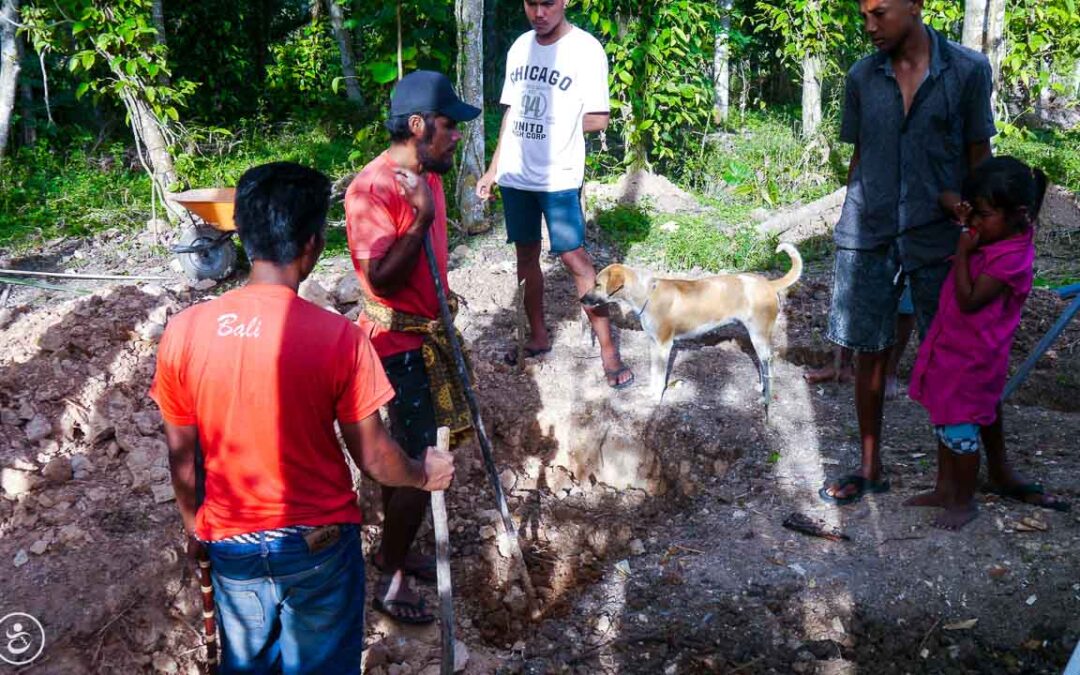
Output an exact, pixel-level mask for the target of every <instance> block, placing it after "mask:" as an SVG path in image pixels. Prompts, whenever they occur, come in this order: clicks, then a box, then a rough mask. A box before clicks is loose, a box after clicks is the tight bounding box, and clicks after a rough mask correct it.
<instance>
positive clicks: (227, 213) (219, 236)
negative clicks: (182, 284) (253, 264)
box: [169, 188, 236, 281]
mask: <svg viewBox="0 0 1080 675" xmlns="http://www.w3.org/2000/svg"><path fill="white" fill-rule="evenodd" d="M235 197H236V188H207V189H203V190H187V191H186V192H180V193H177V194H175V195H170V196H169V199H170V201H173V202H176V203H177V204H179V205H180V206H183V207H184V208H185V209H187V210H188V212H189V213H191V215H192V222H191V224H189V226H188V227H185V228H184V230H183V232H181V234H180V242H179V243H178V244H177V245H175V246H172V247H171V248H170V249H169V250H170V251H171V252H173V253H175V254H176V257H177V259H178V260H179V261H180V266H181V267H182V268H183V269H184V273H185V274H187V275H188V277H189V278H190V279H192V280H193V281H199V280H200V279H214V280H215V281H218V280H221V279H224V278H225V277H227V276H229V275H230V274H231V273H232V271H233V266H234V265H235V264H236V246H234V245H233V243H232V234H233V232H235V231H236V223H234V222H233V200H234V199H235Z"/></svg>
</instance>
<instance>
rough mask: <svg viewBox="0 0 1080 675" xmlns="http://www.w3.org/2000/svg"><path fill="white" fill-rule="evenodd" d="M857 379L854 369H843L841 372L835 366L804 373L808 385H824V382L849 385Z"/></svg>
mask: <svg viewBox="0 0 1080 675" xmlns="http://www.w3.org/2000/svg"><path fill="white" fill-rule="evenodd" d="M854 378H855V373H854V372H853V370H852V368H851V367H850V366H849V367H841V368H840V370H839V371H837V370H836V368H834V367H833V366H831V365H830V366H825V367H824V368H818V369H816V370H811V371H808V372H806V373H803V379H804V380H806V383H807V384H822V383H824V382H840V383H843V384H847V383H848V382H851V381H852V380H853V379H854Z"/></svg>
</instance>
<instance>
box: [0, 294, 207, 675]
mask: <svg viewBox="0 0 1080 675" xmlns="http://www.w3.org/2000/svg"><path fill="white" fill-rule="evenodd" d="M190 301H191V297H190V295H185V294H180V295H177V294H174V293H172V292H170V291H166V290H164V289H162V288H159V287H157V288H156V287H144V288H143V289H141V290H140V289H135V288H133V287H119V288H112V289H106V290H103V291H101V292H99V293H95V294H94V295H91V296H90V297H88V298H85V299H81V300H74V301H69V302H65V303H61V304H57V305H54V306H51V307H47V308H39V309H36V310H33V311H29V312H27V313H25V314H24V315H22V316H20V317H19V318H18V319H17V320H16V321H15V322H13V323H12V324H10V325H9V326H8V327H7V329H5V330H3V331H0V342H2V343H3V344H4V345H5V349H4V354H3V357H2V359H0V429H2V433H0V437H2V438H3V442H0V471H2V472H3V497H4V500H0V533H2V534H0V561H4V564H5V565H10V566H11V567H9V568H8V571H6V572H5V574H4V577H5V581H4V602H5V606H7V607H11V608H19V610H20V611H26V612H29V613H31V614H33V615H34V616H36V617H37V618H39V619H40V620H41V622H42V624H43V625H44V628H45V631H46V635H47V636H48V640H49V649H48V650H47V654H46V657H47V658H46V660H45V661H44V662H43V665H42V666H40V671H36V672H57V673H59V672H79V671H80V670H82V671H83V672H88V671H89V672H107V671H111V672H118V671H123V672H137V671H138V670H140V669H142V668H149V667H151V664H154V666H153V667H155V668H161V669H165V670H172V672H179V671H178V670H177V669H179V668H181V667H183V666H185V665H188V664H191V663H192V656H190V655H189V656H187V657H183V656H181V655H182V654H184V653H189V654H190V653H191V650H192V649H193V648H194V647H195V646H196V645H197V644H198V640H197V639H196V636H193V635H192V634H191V633H190V632H188V631H182V630H177V628H178V627H179V626H181V625H194V622H195V619H196V609H195V601H196V599H197V598H196V596H195V595H194V593H193V591H191V589H190V588H188V587H187V586H186V585H185V583H184V577H183V569H184V565H182V564H181V561H182V560H183V559H184V553H183V550H182V548H181V544H182V542H183V538H182V536H181V531H180V530H179V529H178V527H177V525H178V523H177V520H176V507H175V505H174V504H171V503H169V501H170V500H171V499H172V489H171V487H170V485H169V481H168V466H167V449H166V446H165V443H164V441H163V440H162V429H161V418H160V416H159V415H158V413H157V410H156V408H155V407H154V406H153V404H152V403H151V402H150V401H149V400H148V398H147V396H146V392H147V389H148V387H149V382H150V376H151V373H152V372H153V359H154V350H155V347H156V340H157V338H158V337H160V335H161V331H162V330H163V329H164V324H165V322H166V320H167V317H168V316H169V315H170V314H172V313H173V312H175V311H176V310H177V309H178V308H179V307H181V306H182V305H183V304H186V303H187V302H190Z"/></svg>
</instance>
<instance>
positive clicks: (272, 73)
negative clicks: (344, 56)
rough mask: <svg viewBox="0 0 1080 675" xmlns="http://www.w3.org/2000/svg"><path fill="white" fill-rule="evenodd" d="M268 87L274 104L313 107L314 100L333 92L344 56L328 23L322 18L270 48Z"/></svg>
mask: <svg viewBox="0 0 1080 675" xmlns="http://www.w3.org/2000/svg"><path fill="white" fill-rule="evenodd" d="M270 57H271V60H270V63H269V64H268V65H267V67H266V89H267V94H268V96H269V98H270V100H271V101H272V102H273V103H274V104H275V105H274V107H275V108H278V109H281V108H284V109H285V110H291V109H294V108H299V109H304V108H310V106H311V100H312V99H313V98H318V97H321V96H326V95H327V94H329V93H330V92H331V83H332V82H333V80H334V78H335V77H340V76H341V58H340V56H339V53H338V48H337V44H336V43H335V42H334V38H333V36H332V35H331V33H330V28H329V22H328V21H327V20H326V19H325V18H324V17H321V16H320V17H319V18H318V19H314V20H312V21H310V22H308V23H306V24H305V25H304V26H302V27H301V28H298V29H297V30H295V31H293V32H292V33H290V34H289V35H288V36H287V37H286V38H285V39H284V40H283V41H281V42H279V43H278V44H275V45H272V46H271V47H270Z"/></svg>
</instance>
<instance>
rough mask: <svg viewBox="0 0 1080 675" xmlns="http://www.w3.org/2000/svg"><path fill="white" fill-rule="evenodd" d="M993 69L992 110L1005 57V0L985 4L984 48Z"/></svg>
mask: <svg viewBox="0 0 1080 675" xmlns="http://www.w3.org/2000/svg"><path fill="white" fill-rule="evenodd" d="M984 52H985V53H986V56H987V58H989V59H990V68H991V69H993V71H994V103H995V105H994V111H995V112H997V96H998V95H999V94H1000V90H1001V62H1002V61H1003V60H1004V59H1005V0H990V1H989V2H988V3H987V6H986V38H985V50H984Z"/></svg>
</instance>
